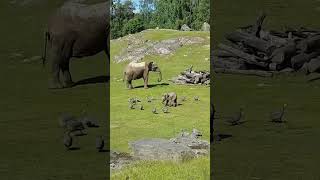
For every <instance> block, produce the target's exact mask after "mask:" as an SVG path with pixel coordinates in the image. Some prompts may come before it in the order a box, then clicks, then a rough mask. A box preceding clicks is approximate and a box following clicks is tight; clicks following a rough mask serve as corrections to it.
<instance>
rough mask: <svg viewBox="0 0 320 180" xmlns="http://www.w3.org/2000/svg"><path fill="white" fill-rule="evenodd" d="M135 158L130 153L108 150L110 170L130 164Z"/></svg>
mask: <svg viewBox="0 0 320 180" xmlns="http://www.w3.org/2000/svg"><path fill="white" fill-rule="evenodd" d="M135 161H136V159H135V158H134V157H132V156H131V155H130V154H128V153H125V152H117V151H111V152H110V169H111V170H120V169H122V168H123V167H125V166H127V165H129V164H132V163H133V162H135Z"/></svg>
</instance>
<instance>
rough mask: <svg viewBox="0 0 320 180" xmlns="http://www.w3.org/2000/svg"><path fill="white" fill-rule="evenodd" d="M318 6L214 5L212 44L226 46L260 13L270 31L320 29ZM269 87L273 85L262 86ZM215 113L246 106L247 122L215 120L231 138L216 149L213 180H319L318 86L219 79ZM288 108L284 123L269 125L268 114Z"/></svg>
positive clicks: (300, 80) (300, 81)
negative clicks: (236, 123) (228, 39)
mask: <svg viewBox="0 0 320 180" xmlns="http://www.w3.org/2000/svg"><path fill="white" fill-rule="evenodd" d="M319 6H320V3H319V2H318V1H311V0H308V1H298V0H294V1H289V0H281V1H275V0H271V1H266V0H262V1H253V0H243V1H231V0H227V1H225V0H224V1H222V0H219V1H215V4H214V7H213V13H214V29H213V34H214V40H215V44H214V45H217V43H219V42H222V41H223V39H224V37H223V35H224V34H225V33H226V32H231V31H233V30H234V29H235V28H236V27H239V26H243V25H247V24H251V23H252V22H254V21H255V19H256V17H257V15H258V12H259V11H260V10H262V9H264V10H266V12H267V18H266V26H267V27H268V28H272V29H281V28H282V27H283V26H284V25H289V26H293V27H295V26H311V27H314V28H317V27H319V25H320V24H319V22H318V20H317V18H316V17H318V16H319V14H320V12H319V11H317V10H316V8H317V7H319ZM259 83H265V84H269V85H271V86H269V87H258V86H257V84H259ZM214 85H215V88H214V89H211V90H212V91H213V94H214V100H215V105H216V109H217V111H218V112H219V113H220V114H229V113H232V112H235V111H238V110H239V107H240V106H244V107H245V114H246V117H245V120H246V121H247V122H246V123H244V124H242V125H240V126H235V127H230V126H227V125H226V124H225V123H224V122H223V121H222V120H216V122H215V129H216V130H217V131H218V132H220V133H223V134H231V135H233V137H232V138H229V139H225V140H223V141H222V142H221V143H218V144H217V145H215V150H214V152H213V157H212V158H213V162H214V164H213V165H214V171H215V175H214V179H217V180H248V179H265V180H269V179H272V180H286V179H291V180H299V179H319V178H320V173H319V171H318V168H317V164H318V162H319V160H320V159H319V155H318V152H319V150H320V146H319V144H318V143H317V142H318V138H319V135H320V134H319V127H320V123H319V118H318V117H319V115H320V114H319V111H318V109H319V105H320V99H319V95H318V94H319V87H320V83H319V82H313V83H306V82H305V77H303V76H299V75H298V76H289V77H285V76H280V77H275V78H259V77H248V76H237V75H223V74H216V75H215V82H214ZM283 103H287V104H288V107H287V108H288V111H287V114H286V115H285V119H286V120H287V121H288V123H286V124H273V123H270V122H268V121H269V119H268V115H269V112H271V111H274V110H277V109H280V108H281V106H282V104H283Z"/></svg>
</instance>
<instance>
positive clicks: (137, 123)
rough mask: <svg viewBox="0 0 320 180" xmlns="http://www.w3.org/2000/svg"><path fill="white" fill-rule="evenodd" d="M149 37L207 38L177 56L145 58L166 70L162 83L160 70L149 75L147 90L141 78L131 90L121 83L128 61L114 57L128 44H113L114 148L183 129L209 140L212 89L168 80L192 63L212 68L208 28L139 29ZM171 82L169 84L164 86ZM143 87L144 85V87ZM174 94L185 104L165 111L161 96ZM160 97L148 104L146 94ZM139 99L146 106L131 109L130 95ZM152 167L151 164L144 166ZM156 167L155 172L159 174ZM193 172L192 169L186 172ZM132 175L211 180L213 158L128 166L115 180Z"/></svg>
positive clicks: (204, 68) (117, 41) (112, 107)
mask: <svg viewBox="0 0 320 180" xmlns="http://www.w3.org/2000/svg"><path fill="white" fill-rule="evenodd" d="M141 34H142V37H143V38H144V39H145V40H152V41H153V40H164V39H171V38H177V37H182V36H198V37H202V38H204V39H205V42H204V43H203V44H197V45H190V46H183V47H182V48H180V49H178V50H177V51H176V52H175V53H174V54H173V55H168V56H155V55H152V56H147V57H145V59H144V61H151V60H152V61H153V62H156V63H157V64H158V66H159V67H160V69H161V70H162V75H163V82H161V83H158V82H157V74H155V73H152V72H151V73H150V80H149V84H150V85H151V86H152V87H151V88H149V89H143V88H142V87H143V86H142V85H143V80H136V81H133V85H134V87H137V86H138V87H139V88H135V89H133V90H128V89H126V88H125V83H124V82H122V78H123V69H124V67H125V65H126V64H127V63H128V62H123V63H115V62H114V61H113V57H114V56H115V55H118V54H119V53H120V52H121V50H122V48H126V47H127V45H128V42H127V41H125V40H115V41H112V42H111V60H112V64H111V70H110V72H111V88H110V95H111V99H110V103H111V109H110V110H111V113H110V115H111V122H110V126H111V148H112V149H114V150H119V151H130V150H129V149H128V142H130V141H133V140H138V139H142V138H171V137H174V136H175V135H177V134H178V133H179V132H180V130H181V129H187V130H189V131H191V130H192V128H197V129H199V130H200V131H201V132H203V134H204V139H206V140H209V101H210V98H209V87H206V86H184V85H175V84H171V83H170V82H169V81H168V79H171V78H172V77H175V76H177V75H178V74H179V73H180V72H181V71H184V70H185V69H186V68H188V67H189V66H190V65H193V66H194V70H209V64H210V62H209V60H208V59H206V58H209V48H210V47H209V46H208V45H209V42H210V39H209V33H206V32H179V31H172V30H154V31H144V32H142V33H141ZM164 84H168V85H164ZM141 86H142V87H141ZM172 91H173V92H176V93H177V95H178V101H179V97H181V96H186V97H187V101H185V102H181V103H182V105H181V106H178V107H176V108H170V110H169V111H170V113H168V114H164V113H162V112H161V108H162V106H163V105H162V104H161V100H160V98H161V95H162V94H163V93H165V92H172ZM147 96H152V97H154V98H156V99H157V100H155V101H154V102H152V103H148V102H146V97H147ZM194 96H199V97H200V101H199V102H195V101H194V100H193V97H194ZM130 97H138V98H140V99H141V100H142V104H143V105H144V108H145V110H144V111H141V110H138V109H134V110H129V107H128V99H129V98H130ZM153 107H156V108H157V109H158V111H160V112H159V114H153V113H152V112H151V110H152V108H153ZM146 167H148V168H146ZM155 170H157V172H155ZM186 172H189V173H186ZM127 175H128V176H129V177H131V178H133V179H188V178H191V179H203V178H204V179H208V178H209V160H208V158H206V159H200V160H195V161H191V162H186V163H184V164H182V165H179V164H172V163H165V164H163V163H151V164H150V163H142V164H140V165H137V166H135V167H132V168H129V169H127V170H125V171H123V172H122V173H120V174H116V175H115V176H113V177H114V179H122V178H125V177H126V176H127Z"/></svg>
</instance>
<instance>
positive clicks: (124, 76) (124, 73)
mask: <svg viewBox="0 0 320 180" xmlns="http://www.w3.org/2000/svg"><path fill="white" fill-rule="evenodd" d="M125 78H126V72H125V71H124V72H123V78H122V82H124V79H125Z"/></svg>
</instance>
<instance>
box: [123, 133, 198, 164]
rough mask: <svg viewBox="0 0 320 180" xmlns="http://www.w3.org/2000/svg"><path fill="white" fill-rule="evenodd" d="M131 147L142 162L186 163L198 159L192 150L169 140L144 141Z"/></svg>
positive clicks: (136, 142)
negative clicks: (171, 161) (168, 161)
mask: <svg viewBox="0 0 320 180" xmlns="http://www.w3.org/2000/svg"><path fill="white" fill-rule="evenodd" d="M129 145H130V147H131V149H132V150H133V156H134V157H135V158H138V159H140V160H173V161H185V160H189V159H192V158H194V157H196V155H195V153H194V152H193V151H192V149H191V148H189V147H187V146H185V145H184V144H177V143H174V142H171V141H168V140H167V139H158V138H157V139H142V140H138V141H134V142H131V143H129Z"/></svg>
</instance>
